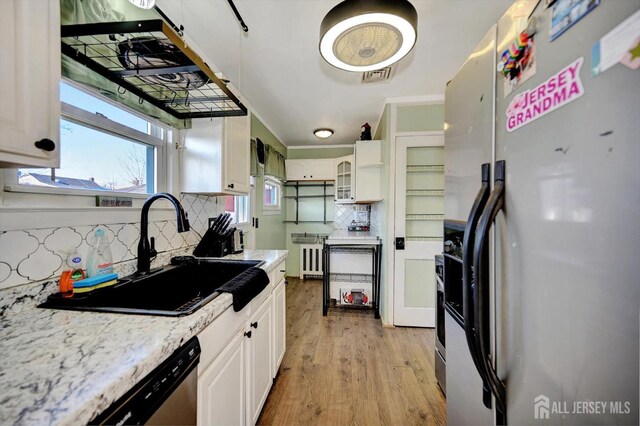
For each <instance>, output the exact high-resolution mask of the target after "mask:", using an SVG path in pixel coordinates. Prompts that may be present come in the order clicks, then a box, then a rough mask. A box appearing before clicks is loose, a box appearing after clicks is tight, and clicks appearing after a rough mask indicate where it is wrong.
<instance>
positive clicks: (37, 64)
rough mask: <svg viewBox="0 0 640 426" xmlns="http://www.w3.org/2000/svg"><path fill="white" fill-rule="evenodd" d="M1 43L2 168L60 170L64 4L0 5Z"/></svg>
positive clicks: (50, 0) (45, 0)
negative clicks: (55, 168) (62, 12)
mask: <svg viewBox="0 0 640 426" xmlns="http://www.w3.org/2000/svg"><path fill="white" fill-rule="evenodd" d="M0 40H2V43H1V44H0V58H2V66H0V87H1V89H0V92H1V93H2V94H1V95H0V167H17V166H31V167H59V165H60V89H59V84H60V2H59V1H55V0H32V1H24V0H2V1H0ZM36 143H38V146H39V147H38V146H36Z"/></svg>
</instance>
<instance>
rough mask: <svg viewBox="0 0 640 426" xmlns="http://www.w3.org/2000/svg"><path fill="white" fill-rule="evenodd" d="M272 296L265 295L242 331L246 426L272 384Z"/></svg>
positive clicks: (252, 419) (254, 416) (256, 415)
mask: <svg viewBox="0 0 640 426" xmlns="http://www.w3.org/2000/svg"><path fill="white" fill-rule="evenodd" d="M271 310H272V296H271V295H269V297H268V298H267V300H265V301H264V302H263V303H262V305H261V306H260V307H259V308H258V309H257V310H256V312H255V313H254V314H253V315H252V316H251V318H250V319H249V323H248V326H247V327H246V328H245V330H246V331H245V333H244V334H245V336H246V339H245V350H246V353H247V361H246V365H247V370H246V373H247V422H248V423H249V424H251V425H254V424H256V422H257V421H258V417H259V416H260V411H261V410H262V406H263V405H264V402H265V401H266V400H267V395H269V390H270V389H271V385H272V384H273V376H272V375H271V368H272V365H271V357H272V355H273V351H272V347H273V346H272V339H273V338H272V336H273V335H272V330H273V322H272V313H271Z"/></svg>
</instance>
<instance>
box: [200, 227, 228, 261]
mask: <svg viewBox="0 0 640 426" xmlns="http://www.w3.org/2000/svg"><path fill="white" fill-rule="evenodd" d="M229 253H231V245H230V244H229V238H225V237H223V236H222V235H220V234H216V233H215V232H213V231H212V230H211V229H208V230H207V232H205V234H204V236H203V237H202V240H200V242H199V243H198V245H197V246H196V248H195V249H194V250H193V255H194V256H195V257H224V256H226V255H228V254H229Z"/></svg>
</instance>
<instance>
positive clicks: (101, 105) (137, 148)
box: [17, 82, 170, 194]
mask: <svg viewBox="0 0 640 426" xmlns="http://www.w3.org/2000/svg"><path fill="white" fill-rule="evenodd" d="M60 99H61V101H62V118H61V119H60V168H58V169H19V170H18V177H17V183H18V184H21V185H35V186H40V187H49V188H56V189H67V190H92V191H105V192H126V193H141V194H151V193H154V192H156V191H157V188H158V185H159V182H158V178H159V177H160V178H161V179H163V178H164V177H163V175H164V173H158V167H159V165H160V166H162V165H164V164H165V162H164V150H165V149H164V148H165V144H166V140H167V139H168V137H169V135H170V132H169V131H168V129H165V128H163V127H160V126H158V125H156V124H155V123H152V122H150V121H149V120H147V119H145V118H144V117H142V116H139V115H136V114H134V113H131V112H129V111H127V110H125V109H124V108H122V107H118V106H116V105H113V104H111V103H109V102H107V101H106V100H103V99H101V98H99V97H98V96H97V95H93V94H89V93H87V92H84V91H82V90H80V89H78V88H76V87H74V86H72V85H70V84H68V83H66V82H61V83H60ZM160 184H161V186H164V182H162V183H160Z"/></svg>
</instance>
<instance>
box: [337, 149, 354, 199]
mask: <svg viewBox="0 0 640 426" xmlns="http://www.w3.org/2000/svg"><path fill="white" fill-rule="evenodd" d="M334 162H335V171H336V178H335V179H336V198H335V200H336V203H343V204H344V203H353V202H354V201H355V194H354V192H353V184H354V183H355V179H354V176H353V172H354V171H355V167H354V166H353V155H347V156H346V157H340V158H336V159H335V160H334Z"/></svg>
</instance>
